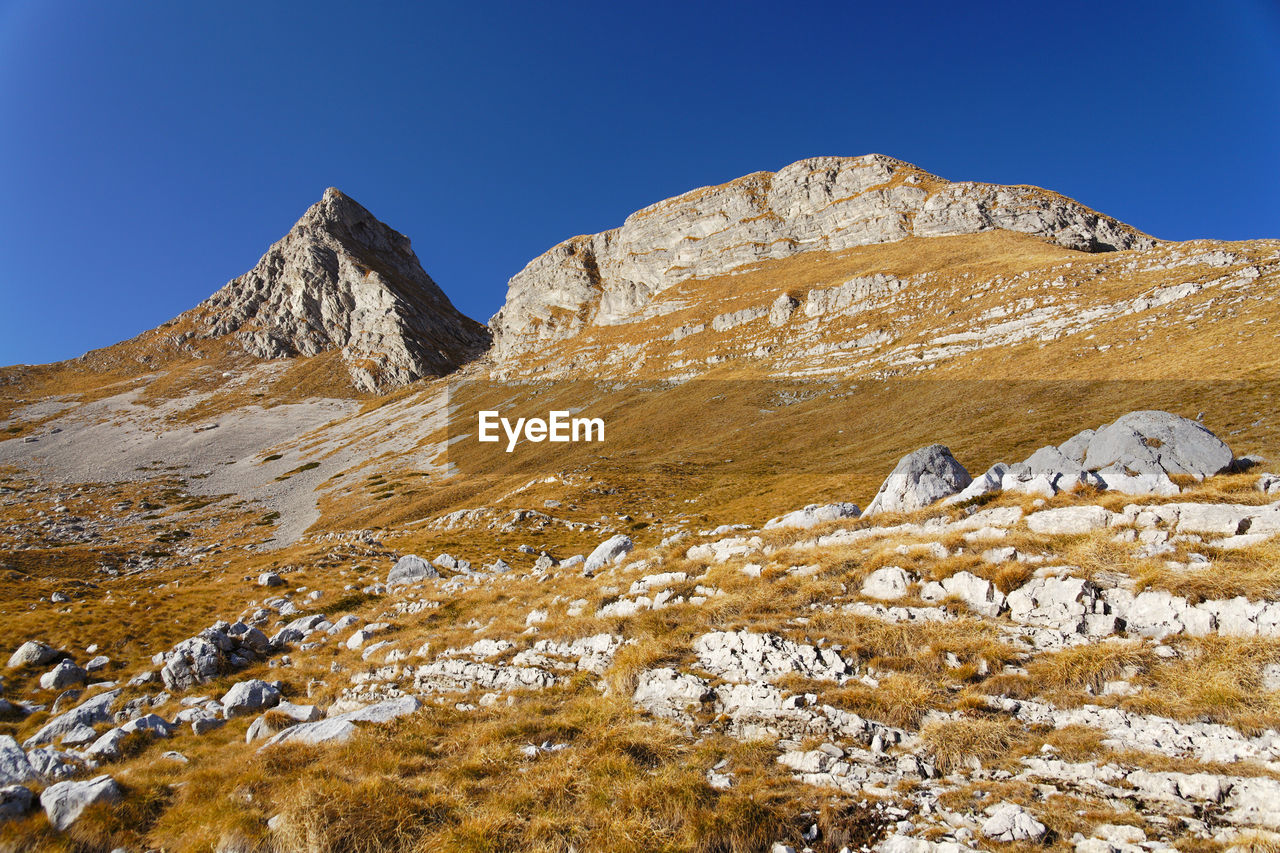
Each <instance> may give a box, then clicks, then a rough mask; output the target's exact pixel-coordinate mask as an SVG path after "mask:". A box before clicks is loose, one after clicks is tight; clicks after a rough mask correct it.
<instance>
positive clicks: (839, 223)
mask: <svg viewBox="0 0 1280 853" xmlns="http://www.w3.org/2000/svg"><path fill="white" fill-rule="evenodd" d="M990 229H1006V230H1010V231H1018V232H1022V233H1026V234H1033V235H1036V236H1038V237H1042V238H1043V239H1045V240H1048V241H1051V242H1053V243H1056V244H1058V245H1061V246H1064V247H1067V248H1071V249H1079V250H1082V251H1088V252H1101V251H1111V250H1117V249H1144V248H1149V247H1151V246H1152V245H1154V244H1155V241H1154V240H1153V239H1152V238H1151V237H1148V236H1147V235H1145V234H1143V233H1141V232H1139V231H1137V230H1136V229H1134V228H1131V227H1130V226H1128V225H1125V224H1124V223H1121V222H1118V221H1117V220H1115V219H1112V218H1111V217H1108V216H1104V215H1102V214H1100V213H1097V212H1095V211H1093V210H1090V209H1089V208H1087V207H1085V206H1083V205H1081V204H1078V203H1077V202H1074V201H1072V200H1071V199H1068V198H1064V197H1063V196H1060V195H1057V194H1055V193H1051V192H1047V191H1045V190H1041V189H1038V188H1035V187H1025V186H995V185H990V184H978V183H951V182H948V181H945V180H943V179H941V178H938V177H936V176H934V175H930V174H928V173H927V172H924V171H922V170H920V169H917V168H916V167H915V166H912V165H910V164H908V163H904V162H902V161H900V160H895V159H893V158H890V157H885V156H882V155H879V154H869V155H867V156H865V157H815V158H811V159H807V160H801V161H800V162H798V163H793V164H792V165H790V166H787V167H786V168H784V169H782V170H780V171H778V172H773V173H770V172H757V173H755V174H752V175H747V176H746V177H743V178H739V179H737V180H735V181H732V182H730V183H728V184H724V185H721V186H717V187H706V188H702V189H698V190H694V191H692V192H689V193H685V194H684V195H682V196H678V197H676V198H673V199H669V200H667V201H663V202H659V203H657V204H654V205H651V206H649V207H646V208H644V209H643V210H640V211H637V212H636V213H634V214H632V215H631V216H629V217H627V219H626V221H625V222H624V223H623V224H622V227H621V228H615V229H613V230H610V231H605V232H602V233H600V234H593V235H587V236H582V237H574V238H572V239H570V240H566V241H565V242H563V243H561V244H559V245H558V246H555V247H554V248H552V249H551V250H550V251H548V252H546V253H545V254H543V255H541V256H539V257H537V258H535V259H534V260H532V261H530V262H529V264H528V266H526V267H525V268H524V269H523V270H522V271H520V272H519V273H518V274H516V275H515V276H514V277H513V278H512V279H511V281H510V282H509V284H508V290H507V300H506V303H505V304H504V305H503V307H502V309H501V310H500V311H499V312H498V313H497V314H496V315H494V317H493V318H492V319H491V320H490V321H489V326H490V329H491V330H492V332H493V336H494V349H493V351H492V352H493V355H494V356H495V357H496V358H498V359H501V358H504V357H507V356H512V355H518V354H520V353H522V352H527V351H529V350H532V349H536V348H537V347H538V346H540V345H541V344H543V343H546V342H549V341H555V340H560V339H563V338H566V337H569V336H572V335H573V334H574V333H575V332H577V331H578V330H579V329H581V328H582V327H584V326H586V325H591V324H594V325H602V326H603V325H612V324H617V323H625V322H628V321H630V320H633V319H636V318H639V317H643V316H645V312H644V308H645V306H646V304H647V303H648V302H649V300H650V299H651V298H652V297H653V295H654V294H656V293H658V292H660V291H662V290H664V289H665V288H668V287H670V286H671V285H673V284H675V283H677V282H679V281H682V280H684V279H687V278H689V277H691V276H711V275H719V274H723V273H726V272H729V271H730V270H733V269H736V268H739V267H742V266H744V265H747V264H751V263H755V262H757V261H763V260H767V259H775V258H785V257H788V256H791V255H795V254H798V253H801V252H812V251H840V250H843V249H849V248H852V247H855V246H865V245H870V244H873V243H887V242H891V241H894V240H902V239H904V238H906V237H911V236H917V237H938V236H945V235H951V234H972V233H975V232H978V231H986V230H990Z"/></svg>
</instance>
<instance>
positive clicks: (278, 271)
mask: <svg viewBox="0 0 1280 853" xmlns="http://www.w3.org/2000/svg"><path fill="white" fill-rule="evenodd" d="M183 319H189V320H191V321H192V323H193V325H194V330H187V331H184V332H180V333H179V335H180V336H181V337H183V339H184V340H185V339H186V338H195V339H201V338H211V337H222V336H227V335H233V336H234V338H233V340H234V341H235V343H236V345H237V346H238V347H239V348H241V349H243V350H244V351H245V352H247V353H249V354H251V355H254V356H257V357H259V358H283V357H286V356H295V355H303V356H310V355H317V354H319V353H322V352H329V351H334V350H339V351H341V353H342V357H343V359H344V361H345V362H346V365H347V369H348V371H349V372H350V374H351V378H352V380H353V381H354V383H355V385H356V387H358V388H360V389H362V390H365V391H380V390H385V389H388V388H392V387H395V386H399V385H403V384H405V383H407V382H411V381H413V380H415V379H418V378H421V377H423V376H440V375H444V374H446V373H450V372H452V371H453V370H455V369H456V368H457V367H458V365H459V364H461V363H463V362H465V361H468V360H469V359H471V358H473V357H474V356H476V355H477V354H479V353H480V352H482V351H483V350H484V349H485V348H486V347H487V346H488V343H489V336H488V333H487V332H486V330H485V328H484V327H483V326H482V325H481V324H479V323H477V322H475V321H474V320H472V319H470V318H468V317H466V316H464V315H463V314H462V313H460V312H459V311H458V310H457V309H456V308H454V306H453V304H452V303H451V302H450V301H449V298H448V297H447V296H445V295H444V292H443V291H441V290H440V288H439V287H437V286H436V283H435V282H434V281H432V280H431V277H430V276H429V275H427V274H426V272H424V271H423V269H422V266H421V265H420V264H419V263H418V258H417V256H416V255H415V254H414V253H413V249H411V248H410V246H409V238H408V237H405V236H404V235H403V234H400V233H399V232H397V231H395V230H393V229H391V228H389V227H388V226H386V225H384V224H383V223H382V222H380V221H378V220H377V219H376V218H374V216H373V214H371V213H369V211H367V210H365V209H364V208H363V207H361V206H360V205H359V204H357V203H356V202H355V201H353V200H352V199H350V198H349V197H347V196H346V195H344V194H343V193H342V192H340V191H339V190H336V189H332V188H330V189H328V190H326V191H325V194H324V198H322V199H321V200H320V201H319V202H317V203H316V204H313V205H312V206H311V207H310V208H309V209H308V210H307V212H306V213H305V214H304V215H303V217H302V218H301V219H299V220H298V222H297V224H296V225H294V226H293V228H292V229H291V230H290V231H289V233H288V234H286V235H285V236H284V238H283V239H281V240H280V241H279V242H277V243H276V244H275V245H273V246H272V247H271V248H270V249H269V250H268V251H267V253H266V254H265V255H263V256H262V260H260V261H258V265H257V266H255V267H254V268H253V269H252V270H250V271H249V272H247V273H245V274H244V275H242V276H240V277H239V278H236V279H233V280H232V281H230V282H229V283H228V284H227V285H226V286H225V287H223V288H222V289H221V290H219V291H218V292H217V293H215V294H213V295H212V296H210V297H209V298H208V299H207V300H205V301H204V302H202V303H201V304H200V305H198V306H196V307H195V308H194V309H192V310H191V311H190V312H188V313H187V314H185V315H183V317H182V318H179V320H180V321H181V320H183ZM179 342H180V343H181V342H182V341H179Z"/></svg>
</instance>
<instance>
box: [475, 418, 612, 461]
mask: <svg viewBox="0 0 1280 853" xmlns="http://www.w3.org/2000/svg"><path fill="white" fill-rule="evenodd" d="M479 419H480V430H479V439H480V441H501V440H502V436H500V435H499V434H498V429H499V428H501V429H502V432H503V433H505V434H506V437H507V452H508V453H510V452H511V451H513V450H515V449H516V445H517V444H519V443H520V439H521V437H522V436H523V438H524V440H525V441H532V442H533V443H535V444H537V443H538V442H542V441H560V442H568V441H604V418H571V417H569V412H566V411H561V410H553V411H550V412H547V417H546V418H545V419H544V418H516V420H515V423H514V424H513V423H512V422H511V420H510V419H509V418H504V417H502V416H501V415H500V414H499V413H498V412H496V411H493V410H489V409H486V410H482V411H481V412H480V413H479Z"/></svg>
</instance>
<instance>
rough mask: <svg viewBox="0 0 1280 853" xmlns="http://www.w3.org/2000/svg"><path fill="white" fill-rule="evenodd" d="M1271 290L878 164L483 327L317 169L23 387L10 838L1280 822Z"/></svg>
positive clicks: (395, 237) (9, 437)
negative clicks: (219, 275)
mask: <svg viewBox="0 0 1280 853" xmlns="http://www.w3.org/2000/svg"><path fill="white" fill-rule="evenodd" d="M1278 307H1280V240H1249V241H1235V242H1228V241H1218V240H1194V241H1186V242H1174V241H1159V240H1155V239H1153V238H1151V237H1149V236H1147V235H1145V234H1143V233H1142V232H1140V231H1138V230H1137V229H1135V228H1133V227H1131V226H1129V225H1126V224H1123V223H1120V222H1117V221H1116V220H1114V219H1111V218H1109V217H1107V216H1105V215H1103V214H1100V213H1097V212H1094V211H1091V210H1089V209H1088V208H1085V207H1083V206H1082V205H1080V204H1078V203H1076V202H1074V201H1071V200H1069V199H1065V198H1063V197H1061V196H1058V195H1056V194H1054V193H1052V192H1049V191H1047V190H1042V189H1037V188H1033V187H997V186H989V185H983V184H972V183H948V182H946V181H943V180H942V179H940V178H937V177H934V176H932V175H929V174H928V173H926V172H923V171H921V170H919V169H917V168H916V167H914V166H910V165H908V164H906V163H902V162H900V161H897V160H892V159H890V158H887V157H882V156H879V155H870V156H867V157H859V158H815V159H810V160H804V161H801V162H800V163H797V164H794V165H792V166H788V167H786V168H784V169H782V170H780V171H779V172H777V173H764V172H761V173H756V174H753V175H748V176H745V177H743V178H740V179H738V180H735V181H731V182H730V183H728V184H725V185H722V186H717V187H709V188H703V189H699V190H694V191H692V192H690V193H686V194H684V195H682V196H679V197H677V198H674V199H670V200H667V201H662V202H658V203H656V204H654V205H651V206H649V207H647V208H645V209H644V210H642V211H639V212H637V213H635V214H633V215H632V216H630V217H628V218H627V220H626V222H625V223H624V224H623V225H622V226H621V227H620V228H618V229H614V230H611V231H606V232H603V233H601V234H597V235H591V236H584V237H576V238H573V239H571V240H568V241H566V242H564V243H561V244H560V245H558V246H556V247H554V248H552V249H551V250H550V251H549V252H547V253H546V254H544V255H543V256H541V257H539V258H537V259H535V260H534V261H532V262H531V263H530V264H529V265H528V266H527V267H526V268H525V269H524V270H522V271H520V272H518V273H517V274H516V275H515V276H514V277H513V278H512V279H511V281H510V283H509V294H508V299H507V301H506V303H505V304H504V306H503V307H502V309H501V310H500V311H499V312H498V313H497V314H496V315H495V316H494V318H493V320H492V321H491V322H490V326H489V331H486V330H485V329H484V328H483V327H481V326H480V325H479V324H476V323H473V322H471V321H468V320H466V319H465V318H463V317H461V315H458V314H457V312H456V311H454V309H453V308H452V306H450V305H449V303H448V300H447V299H446V298H445V297H444V296H443V294H442V293H440V291H439V290H438V289H437V288H436V287H435V285H434V283H432V282H431V280H430V278H428V277H427V276H426V274H425V273H424V272H422V270H421V268H420V267H419V265H418V263H417V260H416V258H414V256H413V254H412V252H411V251H410V250H409V247H408V241H407V240H406V239H404V238H403V237H401V236H400V235H399V234H396V233H395V232H394V231H391V230H390V229H389V228H387V227H386V226H383V225H381V224H380V223H378V222H377V220H375V219H373V217H372V216H371V215H370V214H368V212H367V211H365V210H364V209H363V208H361V207H359V206H358V205H356V204H355V203H354V202H352V201H351V200H350V199H348V198H346V197H345V196H343V195H341V194H340V193H338V192H337V191H336V190H330V191H329V192H327V193H326V194H325V198H324V200H322V201H321V202H320V204H318V205H316V206H314V207H313V208H311V209H310V210H309V211H308V212H307V214H306V215H305V216H304V217H303V219H302V220H301V221H300V222H299V223H298V225H297V226H295V228H294V229H293V230H292V231H290V233H289V234H288V235H287V236H286V237H285V238H284V239H283V240H282V241H280V242H279V243H277V244H276V245H275V246H273V247H272V248H271V250H270V251H269V252H268V253H267V255H266V256H264V258H263V260H262V261H261V262H260V263H259V264H258V266H257V267H255V269H254V270H253V271H251V272H249V273H246V274H245V275H244V276H241V277H239V278H237V279H235V280H234V281H232V282H231V283H230V284H228V285H227V286H226V287H225V288H223V289H222V290H220V291H219V292H218V293H217V294H215V295H214V296H213V297H211V298H210V299H209V300H207V301H206V302H204V303H202V304H201V305H199V306H197V307H196V308H194V309H192V310H191V311H188V312H186V313H184V314H183V315H181V316H179V317H178V318H175V319H174V320H172V321H170V322H169V323H166V324H164V325H162V326H161V327H159V328H157V329H153V330H151V331H148V332H144V333H143V334H142V335H139V336H138V337H137V338H134V339H133V340H131V341H126V342H123V343H121V344H117V345H116V346H114V347H108V348H106V349H103V350H99V351H95V352H93V353H89V354H87V355H86V356H85V357H84V358H81V359H75V360H72V361H69V362H63V363H60V364H55V365H43V366H35V367H26V366H24V367H18V368H6V369H4V370H0V438H3V439H4V440H0V625H3V626H4V631H2V632H0V637H2V640H0V650H2V651H3V654H4V655H9V665H8V666H7V667H6V668H5V670H4V673H3V681H0V691H2V693H0V849H17V850H28V849H31V850H34V849H85V850H90V849H92V850H97V849H102V850H109V849H118V848H123V849H130V850H131V849H166V850H175V851H186V850H192V851H201V853H206V852H207V851H210V850H212V851H217V853H232V851H237V853H239V852H240V851H246V852H247V851H267V850H273V851H305V850H380V851H389V850H401V849H443V850H455V849H458V850H469V849H476V850H479V849H485V850H488V849H504V850H506V849H510V850H529V851H533V850H602V851H612V850H639V849H645V850H649V849H662V850H704V851H705V850H723V851H746V850H752V851H754V850H770V849H772V850H783V849H792V850H801V849H809V850H813V851H817V853H839V851H841V850H845V849H847V850H864V851H879V853H896V852H897V851H908V850H909V851H959V850H965V849H993V848H994V847H996V846H1000V847H1005V846H1007V847H1009V849H1019V850H1023V849H1026V850H1030V849H1037V850H1052V851H1063V853H1066V851H1072V850H1074V851H1106V853H1118V851H1127V850H1153V851H1155V850H1173V849H1185V850H1191V849H1195V850H1206V851H1209V850H1231V849H1239V850H1246V849H1264V850H1267V849H1274V847H1275V845H1276V843H1278V842H1280V815H1277V813H1276V810H1275V806H1274V804H1275V803H1276V802H1277V801H1280V783H1278V782H1277V781H1276V771H1277V768H1278V767H1280V735H1278V734H1277V733H1278V732H1280V572H1277V570H1276V566H1278V565H1280V475H1277V473H1275V472H1276V470H1277V469H1276V462H1275V460H1277V459H1280V420H1277V419H1276V417H1275V401H1276V400H1277V399H1280V329H1277V328H1276V323H1277V319H1276V318H1277V316H1280V313H1278V311H1277V308H1278ZM490 335H491V336H492V343H491V344H490V343H489V339H490ZM486 347H487V348H486ZM369 392H377V393H369ZM494 411H496V412H498V413H500V414H501V415H502V416H503V417H509V418H511V419H512V420H513V421H515V420H518V419H520V418H546V417H548V415H549V414H550V413H551V412H569V413H572V414H573V415H574V416H582V417H584V418H598V419H599V420H601V421H602V422H603V423H604V425H605V434H604V440H603V441H581V442H565V443H555V444H552V443H549V442H545V441H543V442H538V441H536V440H534V433H531V432H530V431H529V430H528V429H526V431H525V432H524V433H523V436H524V440H521V441H519V442H518V443H516V444H515V445H514V446H508V445H507V444H506V442H505V441H500V442H480V441H478V440H477V438H478V431H479V424H480V420H479V413H480V412H494ZM862 508H865V512H864V511H863V510H862ZM3 660H4V657H2V656H0V662H3ZM775 843H777V844H778V845H779V846H775Z"/></svg>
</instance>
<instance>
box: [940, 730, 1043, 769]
mask: <svg viewBox="0 0 1280 853" xmlns="http://www.w3.org/2000/svg"><path fill="white" fill-rule="evenodd" d="M1026 736H1027V735H1026V732H1025V730H1024V729H1023V728H1022V726H1020V725H1019V724H1018V723H1016V722H1014V721H1012V720H1009V719H1004V718H983V717H961V718H959V719H955V720H943V721H939V722H932V723H926V724H925V726H924V728H923V729H921V730H920V740H921V741H923V742H924V744H925V746H926V748H927V749H928V751H929V754H930V755H932V756H933V761H934V764H935V766H937V768H938V771H939V772H941V773H943V774H946V773H952V772H954V771H957V770H963V769H965V768H966V767H967V766H968V763H969V762H970V761H971V760H972V759H976V760H977V761H979V762H982V763H983V764H986V763H987V762H990V761H994V760H997V759H1003V758H1007V757H1008V754H1009V752H1010V750H1011V749H1013V747H1014V745H1015V744H1017V743H1018V742H1019V741H1021V740H1023V739H1024V738H1025V737H1026Z"/></svg>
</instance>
